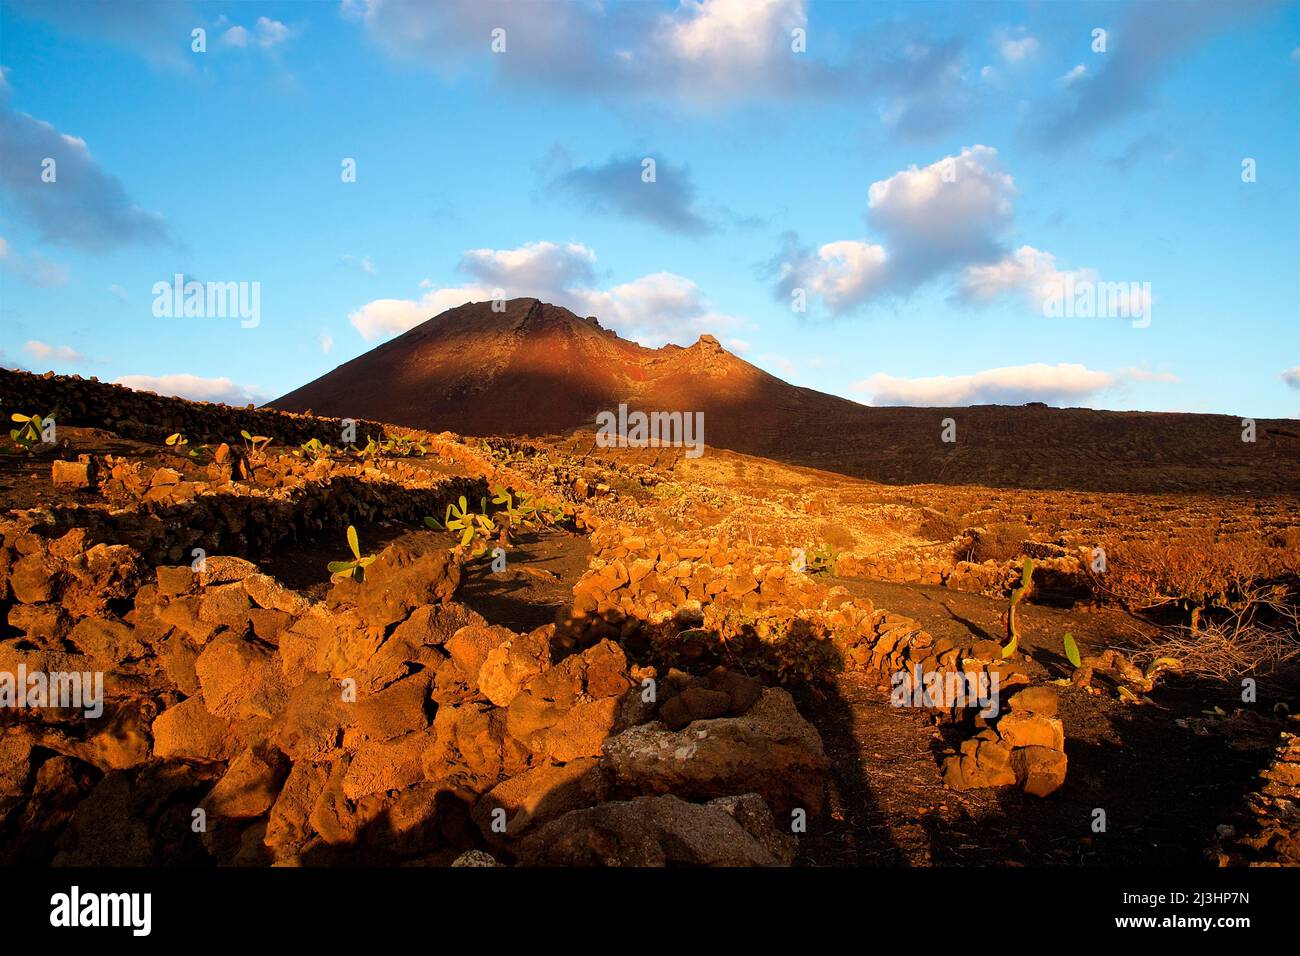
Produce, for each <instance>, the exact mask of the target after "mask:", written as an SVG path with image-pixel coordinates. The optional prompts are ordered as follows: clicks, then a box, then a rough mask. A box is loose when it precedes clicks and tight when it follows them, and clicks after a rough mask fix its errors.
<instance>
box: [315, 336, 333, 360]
mask: <svg viewBox="0 0 1300 956" xmlns="http://www.w3.org/2000/svg"><path fill="white" fill-rule="evenodd" d="M317 341H319V342H320V350H321V351H322V352H323V353H324V354H326V355H329V354H330V353H331V352H333V351H334V336H332V335H330V334H329V333H328V332H322V333H321V334H320V338H319V339H318V340H317Z"/></svg>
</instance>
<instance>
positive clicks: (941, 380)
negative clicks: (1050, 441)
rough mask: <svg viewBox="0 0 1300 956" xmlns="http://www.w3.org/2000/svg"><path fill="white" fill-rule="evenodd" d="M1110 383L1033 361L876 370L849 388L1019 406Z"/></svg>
mask: <svg viewBox="0 0 1300 956" xmlns="http://www.w3.org/2000/svg"><path fill="white" fill-rule="evenodd" d="M1115 384H1116V379H1115V377H1114V376H1113V375H1111V374H1109V373H1107V372H1099V371H1095V370H1092V369H1088V368H1086V367H1085V366H1083V365H1076V364H1066V363H1060V364H1057V365H1046V364H1043V363H1035V364H1031V365H1014V366H1008V367H1005V368H991V369H986V370H984V371H982V372H976V373H974V374H973V375H936V376H932V377H929V378H897V377H895V376H892V375H885V374H883V373H877V374H876V375H873V376H871V377H870V378H868V379H865V380H864V381H861V382H858V383H856V384H854V385H853V386H852V388H853V390H854V391H855V392H862V393H865V394H868V395H870V396H871V404H873V405H918V406H939V407H952V406H964V405H987V404H999V405H1021V404H1024V403H1025V402H1031V401H1040V402H1047V403H1049V404H1063V403H1064V402H1066V401H1078V400H1081V399H1084V398H1087V397H1089V396H1091V395H1094V394H1096V393H1098V392H1101V391H1104V390H1106V389H1108V388H1111V387H1113V386H1114V385H1115Z"/></svg>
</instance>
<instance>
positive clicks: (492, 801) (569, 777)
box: [472, 758, 600, 846]
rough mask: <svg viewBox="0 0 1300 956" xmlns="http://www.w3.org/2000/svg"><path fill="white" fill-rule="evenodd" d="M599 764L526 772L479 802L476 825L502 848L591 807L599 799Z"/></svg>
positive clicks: (588, 761)
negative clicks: (579, 810) (533, 830)
mask: <svg viewBox="0 0 1300 956" xmlns="http://www.w3.org/2000/svg"><path fill="white" fill-rule="evenodd" d="M598 764H599V761H597V760H595V759H594V758H586V759H580V760H575V761H573V762H572V763H568V764H565V765H564V766H562V767H561V766H555V765H552V764H545V765H543V766H539V767H533V768H532V769H531V770H525V771H524V772H523V773H521V774H518V775H516V776H513V777H511V778H510V779H508V780H504V781H502V782H501V783H499V784H497V785H496V786H495V787H493V788H492V789H491V790H489V791H488V792H487V793H485V794H484V795H483V796H482V797H481V798H480V799H479V800H478V802H477V803H476V804H475V805H474V810H473V814H472V816H473V819H474V822H475V823H476V824H477V825H478V828H479V830H480V831H482V833H483V838H484V839H485V840H487V841H488V842H489V843H493V844H496V845H498V846H499V845H502V844H504V843H505V842H507V841H514V840H518V839H520V838H521V837H522V836H523V835H524V834H525V833H527V832H529V831H530V830H532V829H534V828H536V827H538V826H541V825H542V824H544V823H547V822H548V821H550V820H553V819H555V818H556V817H559V816H562V815H563V814H565V813H568V812H569V811H570V810H577V809H580V808H582V807H589V806H591V805H592V804H594V803H596V802H597V800H598V798H599V795H600V774H599V771H598V769H597V768H598ZM497 811H503V812H501V813H498V812H497Z"/></svg>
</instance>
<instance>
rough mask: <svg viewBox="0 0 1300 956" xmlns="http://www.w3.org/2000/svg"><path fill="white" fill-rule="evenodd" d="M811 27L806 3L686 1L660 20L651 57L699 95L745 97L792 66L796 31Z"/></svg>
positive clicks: (785, 0)
mask: <svg viewBox="0 0 1300 956" xmlns="http://www.w3.org/2000/svg"><path fill="white" fill-rule="evenodd" d="M807 25H808V15H807V13H806V12H805V11H804V4H803V0H682V2H681V3H680V4H679V5H678V7H677V9H676V10H675V11H674V12H673V13H671V14H664V15H663V17H662V19H661V20H660V25H659V30H658V32H657V33H656V34H655V35H654V43H655V45H656V46H657V47H658V49H657V50H654V51H652V53H651V55H650V56H651V58H652V59H656V60H659V61H660V62H661V66H660V68H661V69H663V67H665V66H667V67H669V68H671V69H672V70H673V71H674V72H675V73H676V74H677V82H678V85H679V86H681V87H682V88H683V89H685V88H686V87H687V86H691V87H694V88H695V91H696V95H700V93H701V91H707V92H705V93H704V94H703V95H707V96H711V97H716V96H726V97H735V96H741V95H744V94H746V93H748V92H750V91H751V90H752V88H753V86H754V85H755V84H760V85H764V86H766V85H768V84H769V83H770V82H771V77H772V75H773V74H774V73H779V72H780V71H781V69H782V68H783V67H786V66H788V64H789V62H790V56H791V54H790V39H791V37H790V34H791V31H792V30H794V29H795V28H796V27H801V28H806V27H807ZM656 54H657V55H656Z"/></svg>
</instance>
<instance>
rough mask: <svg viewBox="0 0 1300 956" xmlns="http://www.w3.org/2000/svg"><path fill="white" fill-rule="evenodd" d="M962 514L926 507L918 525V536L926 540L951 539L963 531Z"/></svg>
mask: <svg viewBox="0 0 1300 956" xmlns="http://www.w3.org/2000/svg"><path fill="white" fill-rule="evenodd" d="M962 528H963V525H962V521H961V515H960V514H959V513H958V514H951V513H947V512H943V511H936V510H935V509H933V508H926V509H924V512H923V514H922V517H921V523H920V524H918V525H917V526H916V536H917V537H918V538H923V539H925V540H926V541H951V540H952V539H953V538H955V537H957V535H959V534H961V532H962Z"/></svg>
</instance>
